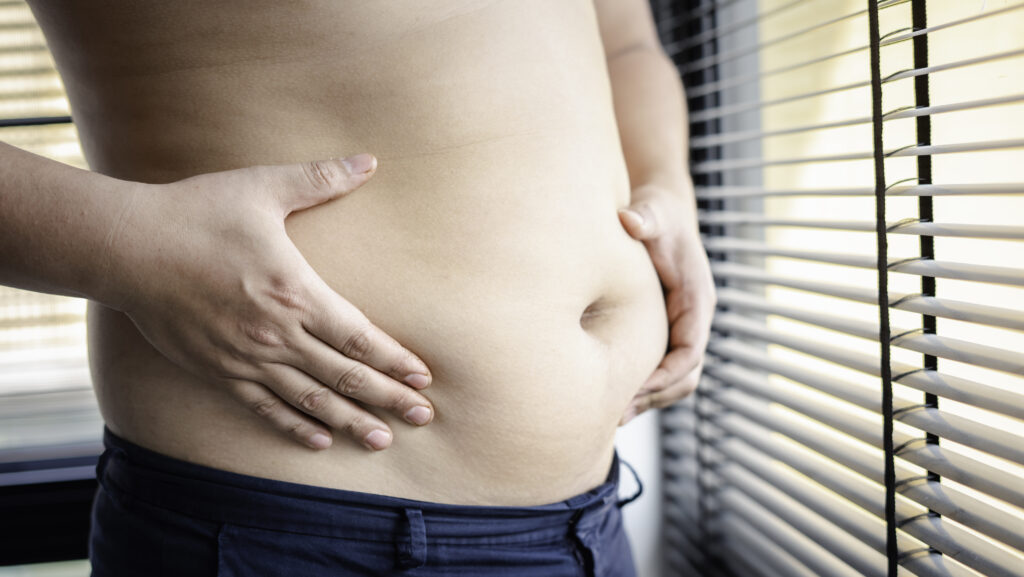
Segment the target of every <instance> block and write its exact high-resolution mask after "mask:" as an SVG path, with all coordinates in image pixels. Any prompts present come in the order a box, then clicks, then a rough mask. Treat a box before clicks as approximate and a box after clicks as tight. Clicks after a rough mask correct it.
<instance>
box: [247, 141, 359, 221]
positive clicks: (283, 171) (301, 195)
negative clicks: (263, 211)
mask: <svg viewBox="0 0 1024 577" xmlns="http://www.w3.org/2000/svg"><path fill="white" fill-rule="evenodd" d="M263 168H264V169H266V170H269V171H271V172H272V174H273V176H272V177H271V179H272V181H273V182H275V184H277V185H278V188H279V190H278V191H277V193H278V198H279V199H280V201H281V205H282V208H283V209H284V211H285V214H286V215H287V214H289V213H291V212H294V211H297V210H303V209H306V208H310V207H313V206H316V205H318V204H322V203H325V202H327V201H329V200H334V199H336V198H339V197H342V196H344V195H346V194H348V193H350V192H352V191H353V190H355V189H357V188H359V187H360V186H361V185H362V184H363V183H364V182H366V181H367V180H369V179H370V177H371V176H373V173H374V171H375V170H376V169H377V159H376V157H374V156H373V155H370V154H357V155H355V156H350V157H348V158H344V159H338V158H332V159H329V160H312V161H309V162H302V163H299V164H292V165H284V166H270V167H263Z"/></svg>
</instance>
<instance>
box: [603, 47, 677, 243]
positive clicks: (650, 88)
mask: <svg viewBox="0 0 1024 577" xmlns="http://www.w3.org/2000/svg"><path fill="white" fill-rule="evenodd" d="M608 74H609V77H610V78H611V86H612V97H613V99H614V103H615V117H616V120H617V122H618V127H619V137H620V139H621V141H622V151H623V154H624V156H625V159H626V167H627V169H628V171H629V181H630V185H631V187H632V188H633V189H634V190H636V189H637V188H639V187H642V186H645V185H654V186H658V187H660V188H664V189H668V190H672V191H678V192H679V194H682V195H684V196H685V198H686V203H685V204H686V206H687V207H688V208H689V209H691V210H692V213H691V214H689V215H688V217H689V218H688V221H687V222H693V223H694V225H695V226H696V207H695V203H694V199H693V186H692V183H691V179H690V172H689V167H688V161H687V158H688V147H689V143H688V140H689V138H688V130H687V123H686V99H685V97H684V94H683V86H682V83H681V82H680V81H679V74H678V72H677V71H676V69H675V66H674V65H673V64H672V61H671V60H670V59H669V58H668V57H667V56H666V55H665V53H664V52H663V51H662V50H661V49H660V48H655V47H652V46H648V45H646V44H644V45H636V46H634V47H631V48H628V49H625V50H623V51H621V52H619V53H618V54H611V55H609V60H608Z"/></svg>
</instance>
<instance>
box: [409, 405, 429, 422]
mask: <svg viewBox="0 0 1024 577" xmlns="http://www.w3.org/2000/svg"><path fill="white" fill-rule="evenodd" d="M433 414H434V413H433V411H431V410H430V409H429V408H427V407H424V406H416V407H413V408H411V409H409V410H408V411H407V412H406V413H405V420H406V421H409V422H410V423H412V424H414V425H426V424H427V423H429V422H430V418H431V416H433Z"/></svg>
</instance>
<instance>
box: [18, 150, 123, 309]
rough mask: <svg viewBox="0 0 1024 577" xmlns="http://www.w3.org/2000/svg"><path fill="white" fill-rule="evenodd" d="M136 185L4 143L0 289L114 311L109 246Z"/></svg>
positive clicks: (114, 298) (110, 248)
mask: <svg viewBox="0 0 1024 577" xmlns="http://www.w3.org/2000/svg"><path fill="white" fill-rule="evenodd" d="M136 187H137V185H136V184H135V183H129V182H126V181H122V180H117V179H114V178H110V177H106V176H103V175H100V174H96V173H93V172H88V171H85V170H80V169H77V168H73V167H71V166H68V165H65V164H61V163H59V162H56V161H52V160H48V159H45V158H43V157H40V156H37V155H34V154H31V153H28V152H25V151H23V150H20V149H18V148H15V147H13V146H10V145H7V144H5V143H2V142H0V284H2V285H7V286H13V287H17V288H22V289H27V290H32V291H37V292H46V293H52V294H62V295H69V296H76V297H84V298H92V299H95V300H100V301H101V302H105V304H115V305H116V303H111V302H110V301H112V300H116V297H114V296H113V295H111V294H109V291H108V287H109V285H110V282H109V281H110V278H109V276H110V275H109V272H110V271H108V270H107V268H108V264H109V263H110V262H112V255H111V250H112V249H113V247H112V246H110V245H111V243H112V241H113V239H114V238H115V237H116V233H117V224H118V222H119V221H120V220H121V218H123V216H124V215H125V213H126V212H127V211H128V210H130V207H131V202H132V200H133V199H134V198H135V196H134V191H135V190H136Z"/></svg>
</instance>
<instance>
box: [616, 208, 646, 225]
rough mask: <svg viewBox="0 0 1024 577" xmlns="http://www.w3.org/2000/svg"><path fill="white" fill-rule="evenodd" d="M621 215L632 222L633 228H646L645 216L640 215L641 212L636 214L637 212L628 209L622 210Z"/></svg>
mask: <svg viewBox="0 0 1024 577" xmlns="http://www.w3.org/2000/svg"><path fill="white" fill-rule="evenodd" d="M619 214H621V215H623V216H625V217H626V218H627V219H628V220H630V221H632V223H633V226H636V227H641V228H642V227H643V226H644V217H643V215H642V214H640V213H639V212H636V211H635V210H630V209H628V208H620V209H619Z"/></svg>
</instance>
